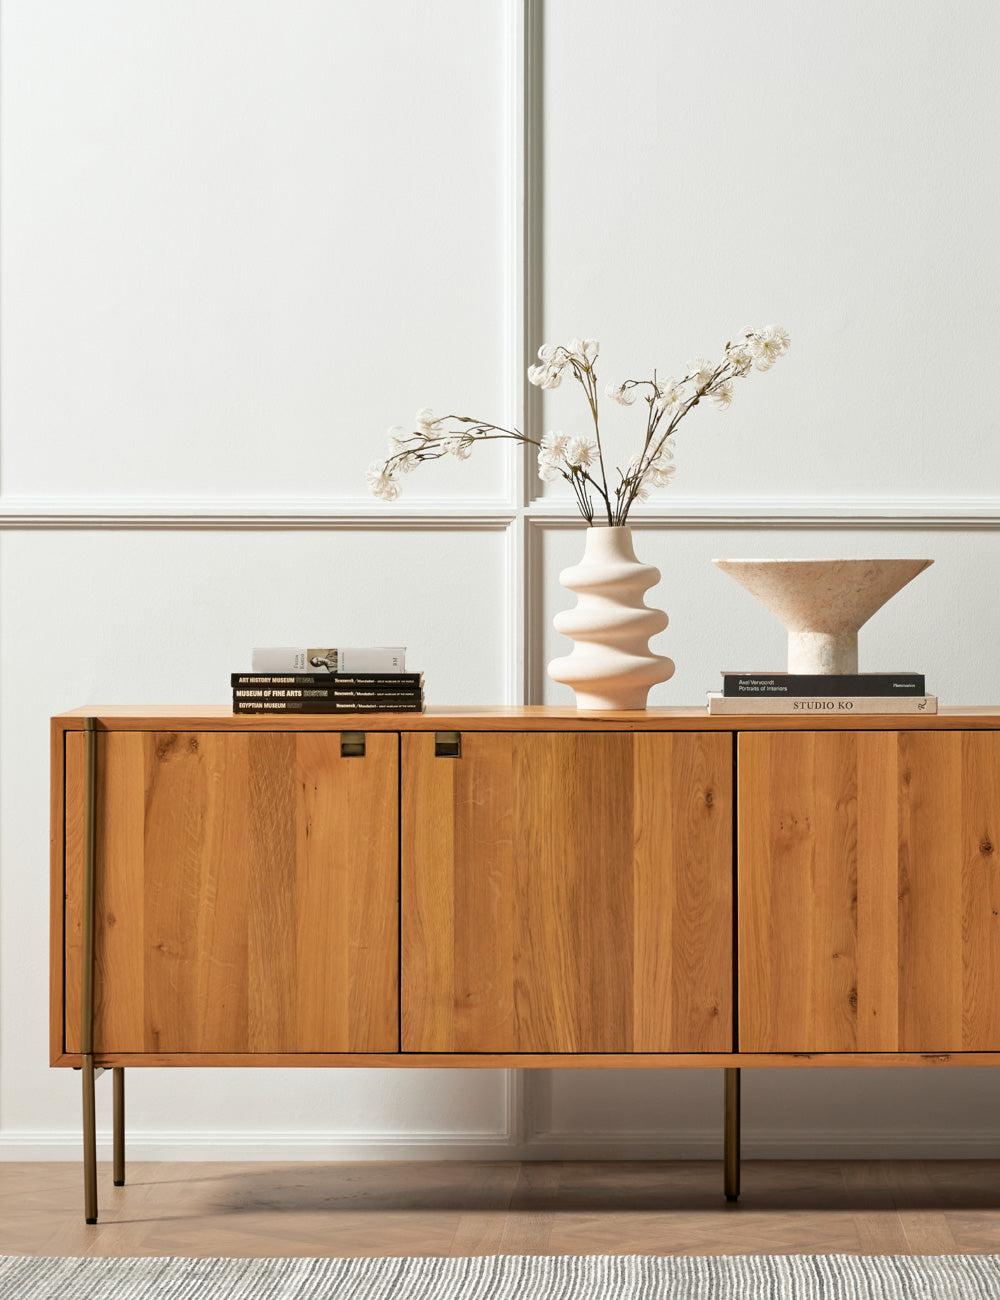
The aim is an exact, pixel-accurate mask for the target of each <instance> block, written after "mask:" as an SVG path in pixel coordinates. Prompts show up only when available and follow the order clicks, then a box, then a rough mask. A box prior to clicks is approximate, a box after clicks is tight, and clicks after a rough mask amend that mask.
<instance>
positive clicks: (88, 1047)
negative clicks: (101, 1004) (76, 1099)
mask: <svg viewBox="0 0 1000 1300" xmlns="http://www.w3.org/2000/svg"><path fill="white" fill-rule="evenodd" d="M83 735H84V745H85V752H84V758H85V763H84V801H85V803H84V807H85V815H84V843H83V934H82V936H81V940H82V942H81V944H80V949H81V953H82V963H83V967H82V970H81V972H80V976H81V980H80V990H81V992H80V1010H81V1018H82V1023H81V1025H80V1045H81V1051H82V1054H83V1072H82V1073H83V1205H84V1218H85V1219H86V1221H87V1223H96V1222H97V1114H96V1103H95V1098H94V1082H95V1077H96V1076H95V1074H94V894H95V880H94V877H95V874H96V858H97V852H96V849H97V733H96V731H95V729H94V719H93V718H86V719H84V724H83Z"/></svg>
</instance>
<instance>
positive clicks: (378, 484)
mask: <svg viewBox="0 0 1000 1300" xmlns="http://www.w3.org/2000/svg"><path fill="white" fill-rule="evenodd" d="M365 478H366V479H367V480H368V486H369V488H370V489H371V491H372V495H373V496H377V497H378V498H379V500H381V501H395V500H396V498H397V497H398V496H399V484H398V483H397V482H396V480H395V479H394V478H393V476H392V474H391V473H390V472H389V470H387V469H386V467H385V465H380V464H379V463H378V461H376V462H375V463H374V464H373V465H369V466H368V470H367V472H366V474H365Z"/></svg>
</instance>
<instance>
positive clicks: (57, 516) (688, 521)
mask: <svg viewBox="0 0 1000 1300" xmlns="http://www.w3.org/2000/svg"><path fill="white" fill-rule="evenodd" d="M511 446H512V449H513V452H514V458H515V459H516V457H517V455H518V450H519V449H518V447H517V445H516V444H511ZM523 485H524V480H523V478H522V479H520V480H519V481H515V483H514V488H515V493H514V497H513V498H511V499H506V498H495V499H494V498H488V497H486V498H484V497H452V498H438V497H434V498H432V497H428V498H424V499H422V500H421V499H419V498H418V499H416V500H413V499H411V500H409V501H406V502H404V503H403V504H399V505H397V504H396V503H394V502H389V503H386V502H376V501H372V500H371V499H370V498H367V497H361V496H315V497H309V496H297V495H287V496H275V497H239V496H231V497H225V496H222V497H193V496H174V497H170V496H155V495H149V496H134V497H103V496H100V495H94V496H82V495H81V496H9V495H7V496H5V495H0V529H66V528H81V529H101V528H108V529H157V528H167V529H184V528H189V529H232V530H234V531H236V530H240V529H248V528H249V529H286V530H293V529H351V528H360V529H376V530H378V529H416V530H419V529H442V528H445V529H465V528H472V529H476V528H494V529H502V528H507V527H509V526H510V525H512V524H513V525H519V524H520V523H521V522H522V521H523V523H524V524H525V525H527V526H529V527H532V528H582V522H581V520H580V516H579V515H578V514H577V512H576V510H575V508H574V506H573V504H572V502H570V501H568V500H566V501H560V500H552V501H548V500H537V501H533V502H530V503H528V504H525V503H524V502H523V499H522V500H518V499H517V496H518V495H519V493H518V490H517V489H518V487H520V495H521V496H522V497H523ZM631 522H632V524H633V525H634V526H635V527H637V528H716V529H724V528H742V529H749V530H752V529H762V528H786V529H796V528H817V529H820V528H821V529H870V528H878V529H899V530H901V531H902V530H909V531H914V530H935V529H952V530H955V529H957V530H963V529H968V530H970V531H975V530H978V529H996V528H1000V496H990V497H985V496H984V497H968V496H939V497H907V496H898V497H882V498H872V497H860V496H859V497H832V496H831V497H794V496H770V497H767V496H733V495H725V494H720V495H719V496H701V497H696V496H687V497H685V496H674V497H672V498H671V499H670V500H669V501H667V502H665V503H664V504H662V505H654V506H641V507H639V508H637V509H636V510H634V511H633V512H632V516H631ZM528 545H529V544H528V542H527V540H526V539H522V540H519V544H518V546H517V547H516V548H515V550H514V554H513V556H512V559H511V573H512V575H516V574H518V573H524V574H525V575H526V574H527V569H528V567H529V566H528V565H527V555H526V551H527V549H528ZM527 586H528V583H527V577H526V576H525V578H524V588H525V594H524V598H523V601H522V598H521V596H520V595H519V594H518V592H517V589H516V588H515V589H514V590H513V592H512V594H511V596H510V599H511V602H512V603H517V602H520V603H521V604H522V605H523V604H525V603H526V602H527V600H528V595H527ZM518 617H519V618H520V619H521V621H522V622H524V621H526V620H525V615H524V613H523V609H522V610H519V611H518ZM517 625H518V626H519V625H520V624H517ZM521 702H523V701H521V700H516V701H515V700H511V701H510V703H521Z"/></svg>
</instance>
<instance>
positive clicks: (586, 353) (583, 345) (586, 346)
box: [569, 339, 601, 364]
mask: <svg viewBox="0 0 1000 1300" xmlns="http://www.w3.org/2000/svg"><path fill="white" fill-rule="evenodd" d="M569 350H570V352H573V353H575V354H576V356H578V357H583V359H584V361H589V362H590V363H591V364H593V363H594V362H595V361H596V360H597V354H598V352H600V350H601V345H600V343H598V341H597V339H571V340H570V344H569Z"/></svg>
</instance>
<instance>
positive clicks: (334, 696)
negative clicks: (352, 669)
mask: <svg viewBox="0 0 1000 1300" xmlns="http://www.w3.org/2000/svg"><path fill="white" fill-rule="evenodd" d="M421 696H422V692H421V691H420V690H413V691H378V690H365V689H364V688H363V687H358V688H357V689H351V690H344V691H337V690H329V689H327V688H326V687H323V686H236V687H234V688H233V699H234V700H330V701H331V702H332V703H342V704H349V703H351V701H352V700H353V701H357V700H360V701H363V702H365V703H371V702H372V701H373V700H380V701H381V702H382V703H390V702H391V701H393V700H401V701H403V702H404V703H412V702H413V701H414V700H419V699H420V698H421Z"/></svg>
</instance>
